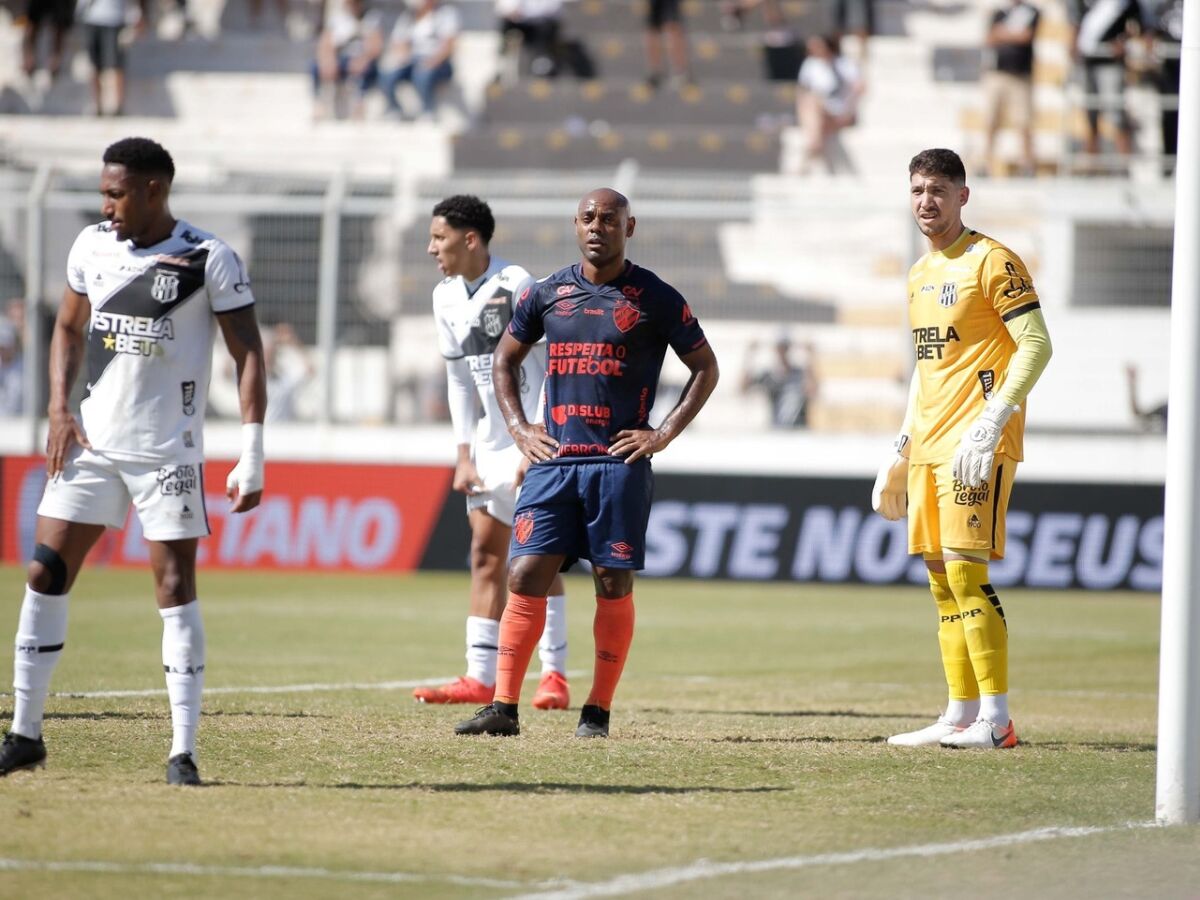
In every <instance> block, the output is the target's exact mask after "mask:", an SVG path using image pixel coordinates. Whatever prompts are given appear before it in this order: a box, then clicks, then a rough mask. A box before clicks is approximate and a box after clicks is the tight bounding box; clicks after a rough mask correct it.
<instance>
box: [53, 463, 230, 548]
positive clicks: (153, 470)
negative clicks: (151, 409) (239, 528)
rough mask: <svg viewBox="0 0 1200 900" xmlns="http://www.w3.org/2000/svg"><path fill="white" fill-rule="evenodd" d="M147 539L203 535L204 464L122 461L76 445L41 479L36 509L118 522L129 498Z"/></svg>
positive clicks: (59, 515)
mask: <svg viewBox="0 0 1200 900" xmlns="http://www.w3.org/2000/svg"><path fill="white" fill-rule="evenodd" d="M130 503H133V508H134V509H135V510H136V511H137V517H138V520H139V521H140V522H141V523H142V532H143V534H144V535H145V536H146V540H148V541H178V540H183V539H185V538H199V537H206V536H207V535H208V534H209V527H208V512H207V510H206V509H205V507H204V465H203V464H202V463H183V464H181V465H162V464H160V463H141V462H128V461H126V460H118V459H111V458H109V457H107V456H104V455H103V454H100V453H94V452H92V451H91V450H85V449H83V448H82V447H76V448H75V451H74V453H73V454H72V455H71V456H70V457H69V458H68V460H67V463H66V465H65V466H64V467H63V471H62V472H60V473H59V475H58V477H57V478H51V479H50V480H49V481H47V482H46V492H45V493H44V494H42V502H41V504H39V506H38V515H39V516H45V517H46V518H49V519H64V520H66V521H67V522H79V523H80V524H86V525H104V526H106V527H108V528H124V527H125V519H126V516H127V515H128V514H129V504H130Z"/></svg>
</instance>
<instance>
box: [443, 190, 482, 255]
mask: <svg viewBox="0 0 1200 900" xmlns="http://www.w3.org/2000/svg"><path fill="white" fill-rule="evenodd" d="M433 215H434V216H435V217H437V216H441V217H442V218H443V219H445V220H446V221H447V222H448V223H449V225H450V227H451V228H457V229H459V230H460V231H462V230H465V229H468V228H469V229H471V230H472V231H477V232H479V236H480V237H481V238H483V242H484V243H485V244H489V243H491V241H492V235H493V234H495V233H496V219H495V218H494V217H493V216H492V209H491V207H490V206H488V205H487V204H486V203H484V202H483V201H482V200H480V199H479V198H478V197H475V196H473V195H471V194H455V195H454V196H453V197H447V198H446V199H445V200H442V201H441V202H440V203H438V204H437V206H435V207H434V208H433Z"/></svg>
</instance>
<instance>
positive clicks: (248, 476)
mask: <svg viewBox="0 0 1200 900" xmlns="http://www.w3.org/2000/svg"><path fill="white" fill-rule="evenodd" d="M262 489H263V427H262V423H260V422H247V423H245V424H243V425H242V455H241V458H240V459H238V463H237V465H236V466H234V467H233V471H232V472H230V473H229V477H228V478H226V479H225V494H226V496H228V497H229V498H230V499H231V500H236V499H237V498H238V497H245V496H246V495H247V494H253V493H255V492H257V491H261V490H262Z"/></svg>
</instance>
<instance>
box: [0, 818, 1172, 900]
mask: <svg viewBox="0 0 1200 900" xmlns="http://www.w3.org/2000/svg"><path fill="white" fill-rule="evenodd" d="M1154 827H1157V826H1156V825H1155V823H1153V822H1131V823H1129V824H1127V825H1114V826H1107V827H1087V826H1084V827H1068V826H1062V827H1049V828H1035V829H1033V830H1032V831H1020V832H1017V833H1015V834H1001V835H997V836H995V837H990V838H979V839H976V840H969V841H953V842H948V843H941V844H916V845H912V846H908V847H891V848H865V849H862V850H851V851H846V852H842V853H821V854H816V855H813V856H785V857H781V858H778V859H763V860H755V861H750V862H730V863H714V862H709V861H708V860H699V861H698V862H695V863H692V864H691V865H688V866H679V867H675V868H667V869H653V870H651V871H649V872H642V873H640V874H629V875H618V876H617V877H616V878H612V879H609V880H608V881H598V882H575V881H567V880H563V879H550V880H546V881H536V882H520V881H504V880H501V879H495V878H472V877H470V876H465V875H439V874H428V875H424V874H417V873H413V872H364V871H355V870H338V869H320V868H300V867H293V866H212V865H198V864H196V863H114V862H103V861H96V860H38V859H12V858H0V872H85V873H94V874H101V875H180V876H193V877H195V876H199V877H212V878H253V879H275V878H278V879H286V878H308V879H314V880H323V881H343V882H370V883H381V884H421V883H425V884H429V883H443V884H453V885H458V886H462V887H479V888H492V889H498V890H521V891H526V892H527V893H524V894H521V895H520V897H521V898H522V900H586V898H589V897H615V896H618V895H621V894H630V893H634V892H637V891H651V890H656V889H660V888H667V887H671V886H673V885H677V884H684V883H687V882H693V881H701V880H704V879H709V878H721V877H725V876H729V875H752V874H756V873H759V872H773V871H779V870H787V869H806V868H812V867H816V866H845V865H854V864H856V863H873V862H886V861H888V860H892V859H905V858H914V857H923V858H929V857H936V856H948V855H952V854H960V853H971V852H976V851H980V850H994V849H996V848H999V847H1012V846H1016V845H1018V844H1032V843H1039V842H1042V841H1052V840H1058V839H1060V838H1078V837H1088V836H1089V835H1095V834H1107V833H1112V832H1116V831H1122V830H1125V829H1130V828H1154Z"/></svg>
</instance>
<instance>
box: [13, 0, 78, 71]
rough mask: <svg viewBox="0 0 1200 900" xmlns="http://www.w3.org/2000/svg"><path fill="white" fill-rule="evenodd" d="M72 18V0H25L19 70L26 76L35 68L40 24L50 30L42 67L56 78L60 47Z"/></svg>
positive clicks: (61, 50) (60, 61) (69, 28)
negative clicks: (48, 43)
mask: <svg viewBox="0 0 1200 900" xmlns="http://www.w3.org/2000/svg"><path fill="white" fill-rule="evenodd" d="M74 20H75V2H74V0H29V5H28V6H27V7H26V9H25V30H24V32H23V33H22V35H21V70H22V71H23V72H24V73H25V74H26V76H28V77H29V78H32V77H33V74H34V72H36V71H37V68H38V65H37V58H38V37H39V36H40V33H41V31H42V26H43V25H47V24H48V25H49V26H50V31H51V39H50V40H51V43H50V55H49V56H47V57H46V71H47V72H48V73H49V75H50V77H51V78H52V79H53V78H57V77H58V73H59V72H61V71H62V63H63V48H64V46H65V44H66V40H67V35H68V34H70V32H71V25H72V24H74Z"/></svg>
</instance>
